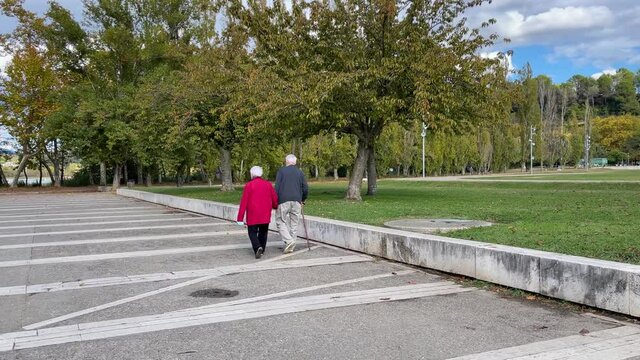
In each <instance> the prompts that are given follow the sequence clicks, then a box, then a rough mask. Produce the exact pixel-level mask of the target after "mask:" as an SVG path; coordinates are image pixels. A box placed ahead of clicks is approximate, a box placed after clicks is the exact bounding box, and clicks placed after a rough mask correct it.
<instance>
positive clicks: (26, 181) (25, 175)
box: [23, 167, 29, 186]
mask: <svg viewBox="0 0 640 360" xmlns="http://www.w3.org/2000/svg"><path fill="white" fill-rule="evenodd" d="M23 172H24V185H25V186H29V175H27V168H26V167H25V168H24V170H23Z"/></svg>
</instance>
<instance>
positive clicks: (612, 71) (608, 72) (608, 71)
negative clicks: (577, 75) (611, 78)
mask: <svg viewBox="0 0 640 360" xmlns="http://www.w3.org/2000/svg"><path fill="white" fill-rule="evenodd" d="M617 72H618V71H617V70H616V69H613V68H609V69H605V70H602V71H600V72H597V73H595V74H593V75H591V77H592V78H594V79H596V80H598V79H599V78H600V77H601V76H602V75H615V74H616V73H617Z"/></svg>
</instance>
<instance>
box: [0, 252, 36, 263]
mask: <svg viewBox="0 0 640 360" xmlns="http://www.w3.org/2000/svg"><path fill="white" fill-rule="evenodd" d="M30 258H31V249H3V250H0V261H10V260H28V259H30Z"/></svg>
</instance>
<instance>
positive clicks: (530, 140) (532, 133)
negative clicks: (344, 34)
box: [529, 125, 536, 175]
mask: <svg viewBox="0 0 640 360" xmlns="http://www.w3.org/2000/svg"><path fill="white" fill-rule="evenodd" d="M535 134H536V128H534V127H533V125H531V127H530V131H529V171H530V172H531V175H533V159H534V157H533V147H534V146H536V143H534V142H533V136H534V135H535Z"/></svg>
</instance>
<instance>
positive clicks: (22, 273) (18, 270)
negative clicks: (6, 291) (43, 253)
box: [0, 266, 29, 287]
mask: <svg viewBox="0 0 640 360" xmlns="http://www.w3.org/2000/svg"><path fill="white" fill-rule="evenodd" d="M27 281H29V268H28V267H27V266H21V267H15V268H0V287H4V286H13V285H25V284H26V283H27Z"/></svg>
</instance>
